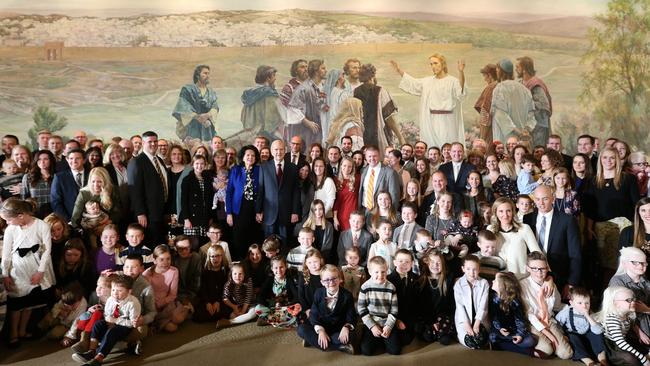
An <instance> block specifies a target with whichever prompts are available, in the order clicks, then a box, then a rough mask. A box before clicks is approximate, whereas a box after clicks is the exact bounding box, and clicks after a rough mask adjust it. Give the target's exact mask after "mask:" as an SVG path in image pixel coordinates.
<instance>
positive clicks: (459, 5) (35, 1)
mask: <svg viewBox="0 0 650 366" xmlns="http://www.w3.org/2000/svg"><path fill="white" fill-rule="evenodd" d="M243 4H245V5H243ZM606 4H607V0H571V1H566V0H527V1H521V0H492V1H485V0H400V1H394V0H356V1H349V0H328V1H322V0H318V1H316V0H246V1H244V2H242V1H241V0H221V1H219V0H191V1H178V0H146V1H143V0H29V1H25V0H0V10H12V9H20V10H23V11H24V10H33V11H35V12H39V13H41V12H59V13H66V12H69V13H70V14H71V15H85V14H87V15H101V10H102V9H113V10H112V11H111V13H115V12H116V9H120V10H119V11H121V12H122V13H123V14H122V15H132V14H138V13H141V12H142V10H145V11H151V12H155V13H186V12H195V11H205V10H215V9H219V10H238V9H255V10H279V9H290V8H302V9H311V10H334V11H337V10H338V11H341V10H351V11H391V12H396V11H399V12H412V11H418V12H422V11H425V12H429V13H447V14H454V15H464V14H471V15H476V13H482V12H488V13H495V12H498V13H503V12H508V13H533V14H554V15H593V14H594V13H598V12H602V11H604V10H605V9H606ZM119 11H118V12H119Z"/></svg>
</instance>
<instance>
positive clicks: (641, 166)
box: [628, 151, 650, 197]
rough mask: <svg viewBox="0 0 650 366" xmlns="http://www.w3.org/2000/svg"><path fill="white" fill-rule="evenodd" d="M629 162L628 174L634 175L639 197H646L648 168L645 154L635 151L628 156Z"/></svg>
mask: <svg viewBox="0 0 650 366" xmlns="http://www.w3.org/2000/svg"><path fill="white" fill-rule="evenodd" d="M628 159H629V161H630V173H632V174H634V176H635V177H636V181H637V184H638V186H639V195H640V196H641V197H647V196H648V185H649V183H650V182H649V179H648V173H650V168H648V161H647V160H646V159H647V158H646V156H645V153H644V152H642V151H635V152H633V153H631V154H630V156H629V158H628Z"/></svg>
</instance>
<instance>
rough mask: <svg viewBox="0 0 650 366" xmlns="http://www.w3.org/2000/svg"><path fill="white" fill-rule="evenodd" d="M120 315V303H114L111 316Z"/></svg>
mask: <svg viewBox="0 0 650 366" xmlns="http://www.w3.org/2000/svg"><path fill="white" fill-rule="evenodd" d="M119 317H120V304H117V305H115V310H113V318H119Z"/></svg>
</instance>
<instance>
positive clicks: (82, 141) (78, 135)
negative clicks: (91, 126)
mask: <svg viewBox="0 0 650 366" xmlns="http://www.w3.org/2000/svg"><path fill="white" fill-rule="evenodd" d="M74 139H75V140H77V142H78V143H79V145H81V149H82V150H86V142H88V135H87V134H86V131H83V130H79V131H77V132H75V133H74Z"/></svg>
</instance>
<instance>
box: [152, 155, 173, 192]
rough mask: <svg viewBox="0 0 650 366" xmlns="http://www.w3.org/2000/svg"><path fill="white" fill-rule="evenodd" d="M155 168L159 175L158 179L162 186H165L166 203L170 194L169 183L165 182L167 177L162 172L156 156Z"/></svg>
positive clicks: (154, 160)
mask: <svg viewBox="0 0 650 366" xmlns="http://www.w3.org/2000/svg"><path fill="white" fill-rule="evenodd" d="M153 166H154V167H155V168H156V172H157V173H158V178H160V184H162V186H163V196H164V197H165V201H167V195H168V194H169V192H168V190H167V182H166V181H165V176H164V175H163V173H162V170H160V164H159V163H158V158H157V157H155V156H154V158H153Z"/></svg>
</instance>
